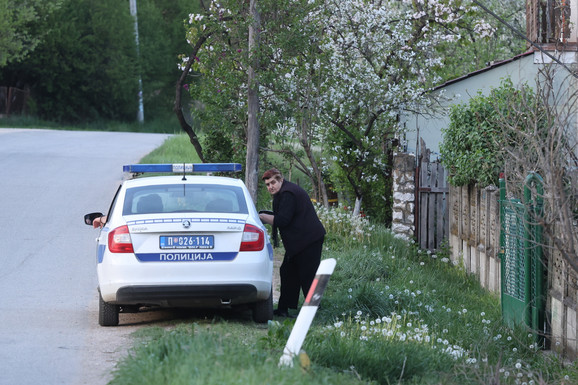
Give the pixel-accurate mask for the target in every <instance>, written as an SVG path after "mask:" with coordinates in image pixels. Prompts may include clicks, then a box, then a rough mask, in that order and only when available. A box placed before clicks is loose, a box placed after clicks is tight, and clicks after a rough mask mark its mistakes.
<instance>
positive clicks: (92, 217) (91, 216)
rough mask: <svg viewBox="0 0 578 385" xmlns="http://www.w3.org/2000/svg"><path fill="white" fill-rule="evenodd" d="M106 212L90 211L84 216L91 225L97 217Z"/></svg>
mask: <svg viewBox="0 0 578 385" xmlns="http://www.w3.org/2000/svg"><path fill="white" fill-rule="evenodd" d="M103 215H104V214H103V213H90V214H86V215H85V216H84V223H86V224H87V225H89V226H92V222H94V220H95V219H96V218H100V217H102V216H103Z"/></svg>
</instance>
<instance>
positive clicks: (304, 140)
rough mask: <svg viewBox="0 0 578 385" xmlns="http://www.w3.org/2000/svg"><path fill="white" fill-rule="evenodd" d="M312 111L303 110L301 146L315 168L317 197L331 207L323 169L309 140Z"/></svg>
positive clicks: (312, 179)
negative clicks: (322, 173) (322, 172)
mask: <svg viewBox="0 0 578 385" xmlns="http://www.w3.org/2000/svg"><path fill="white" fill-rule="evenodd" d="M310 115H311V114H310V112H309V110H308V109H306V110H304V111H303V119H302V121H301V146H303V149H304V150H305V154H307V158H308V159H309V163H310V164H311V168H312V169H313V175H312V177H311V182H312V186H313V190H314V193H315V199H316V200H317V201H318V202H319V201H321V202H322V203H323V206H325V207H329V198H328V197H327V189H326V188H325V183H324V182H323V177H322V175H321V170H320V169H319V166H318V165H317V161H316V160H315V157H314V156H313V151H312V149H311V142H310V140H309V128H310V123H311V119H310Z"/></svg>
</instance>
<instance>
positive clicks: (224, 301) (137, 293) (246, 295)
mask: <svg viewBox="0 0 578 385" xmlns="http://www.w3.org/2000/svg"><path fill="white" fill-rule="evenodd" d="M258 300H259V296H258V290H257V287H255V286H254V285H251V284H228V285H170V286H125V287H121V288H120V289H118V291H117V293H116V301H114V303H117V304H123V305H137V304H139V305H157V306H192V307H200V306H207V307H221V306H228V305H238V304H244V303H252V302H256V301H258Z"/></svg>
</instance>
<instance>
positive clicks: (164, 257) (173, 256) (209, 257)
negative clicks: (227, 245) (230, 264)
mask: <svg viewBox="0 0 578 385" xmlns="http://www.w3.org/2000/svg"><path fill="white" fill-rule="evenodd" d="M237 254H239V253H238V252H236V251H235V252H229V253H211V252H187V253H138V254H135V255H136V257H137V259H138V260H139V261H141V262H203V261H232V260H233V259H235V258H236V257H237Z"/></svg>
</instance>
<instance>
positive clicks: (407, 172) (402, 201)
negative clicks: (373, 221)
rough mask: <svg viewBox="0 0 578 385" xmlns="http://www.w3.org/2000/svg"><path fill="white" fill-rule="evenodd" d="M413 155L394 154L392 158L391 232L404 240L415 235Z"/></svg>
mask: <svg viewBox="0 0 578 385" xmlns="http://www.w3.org/2000/svg"><path fill="white" fill-rule="evenodd" d="M415 186H416V181H415V155H413V154H407V153H396V154H394V157H393V223H392V226H391V227H392V231H393V232H394V233H395V234H396V235H398V236H400V237H402V238H405V239H412V238H413V237H414V235H415V215H414V211H415Z"/></svg>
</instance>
